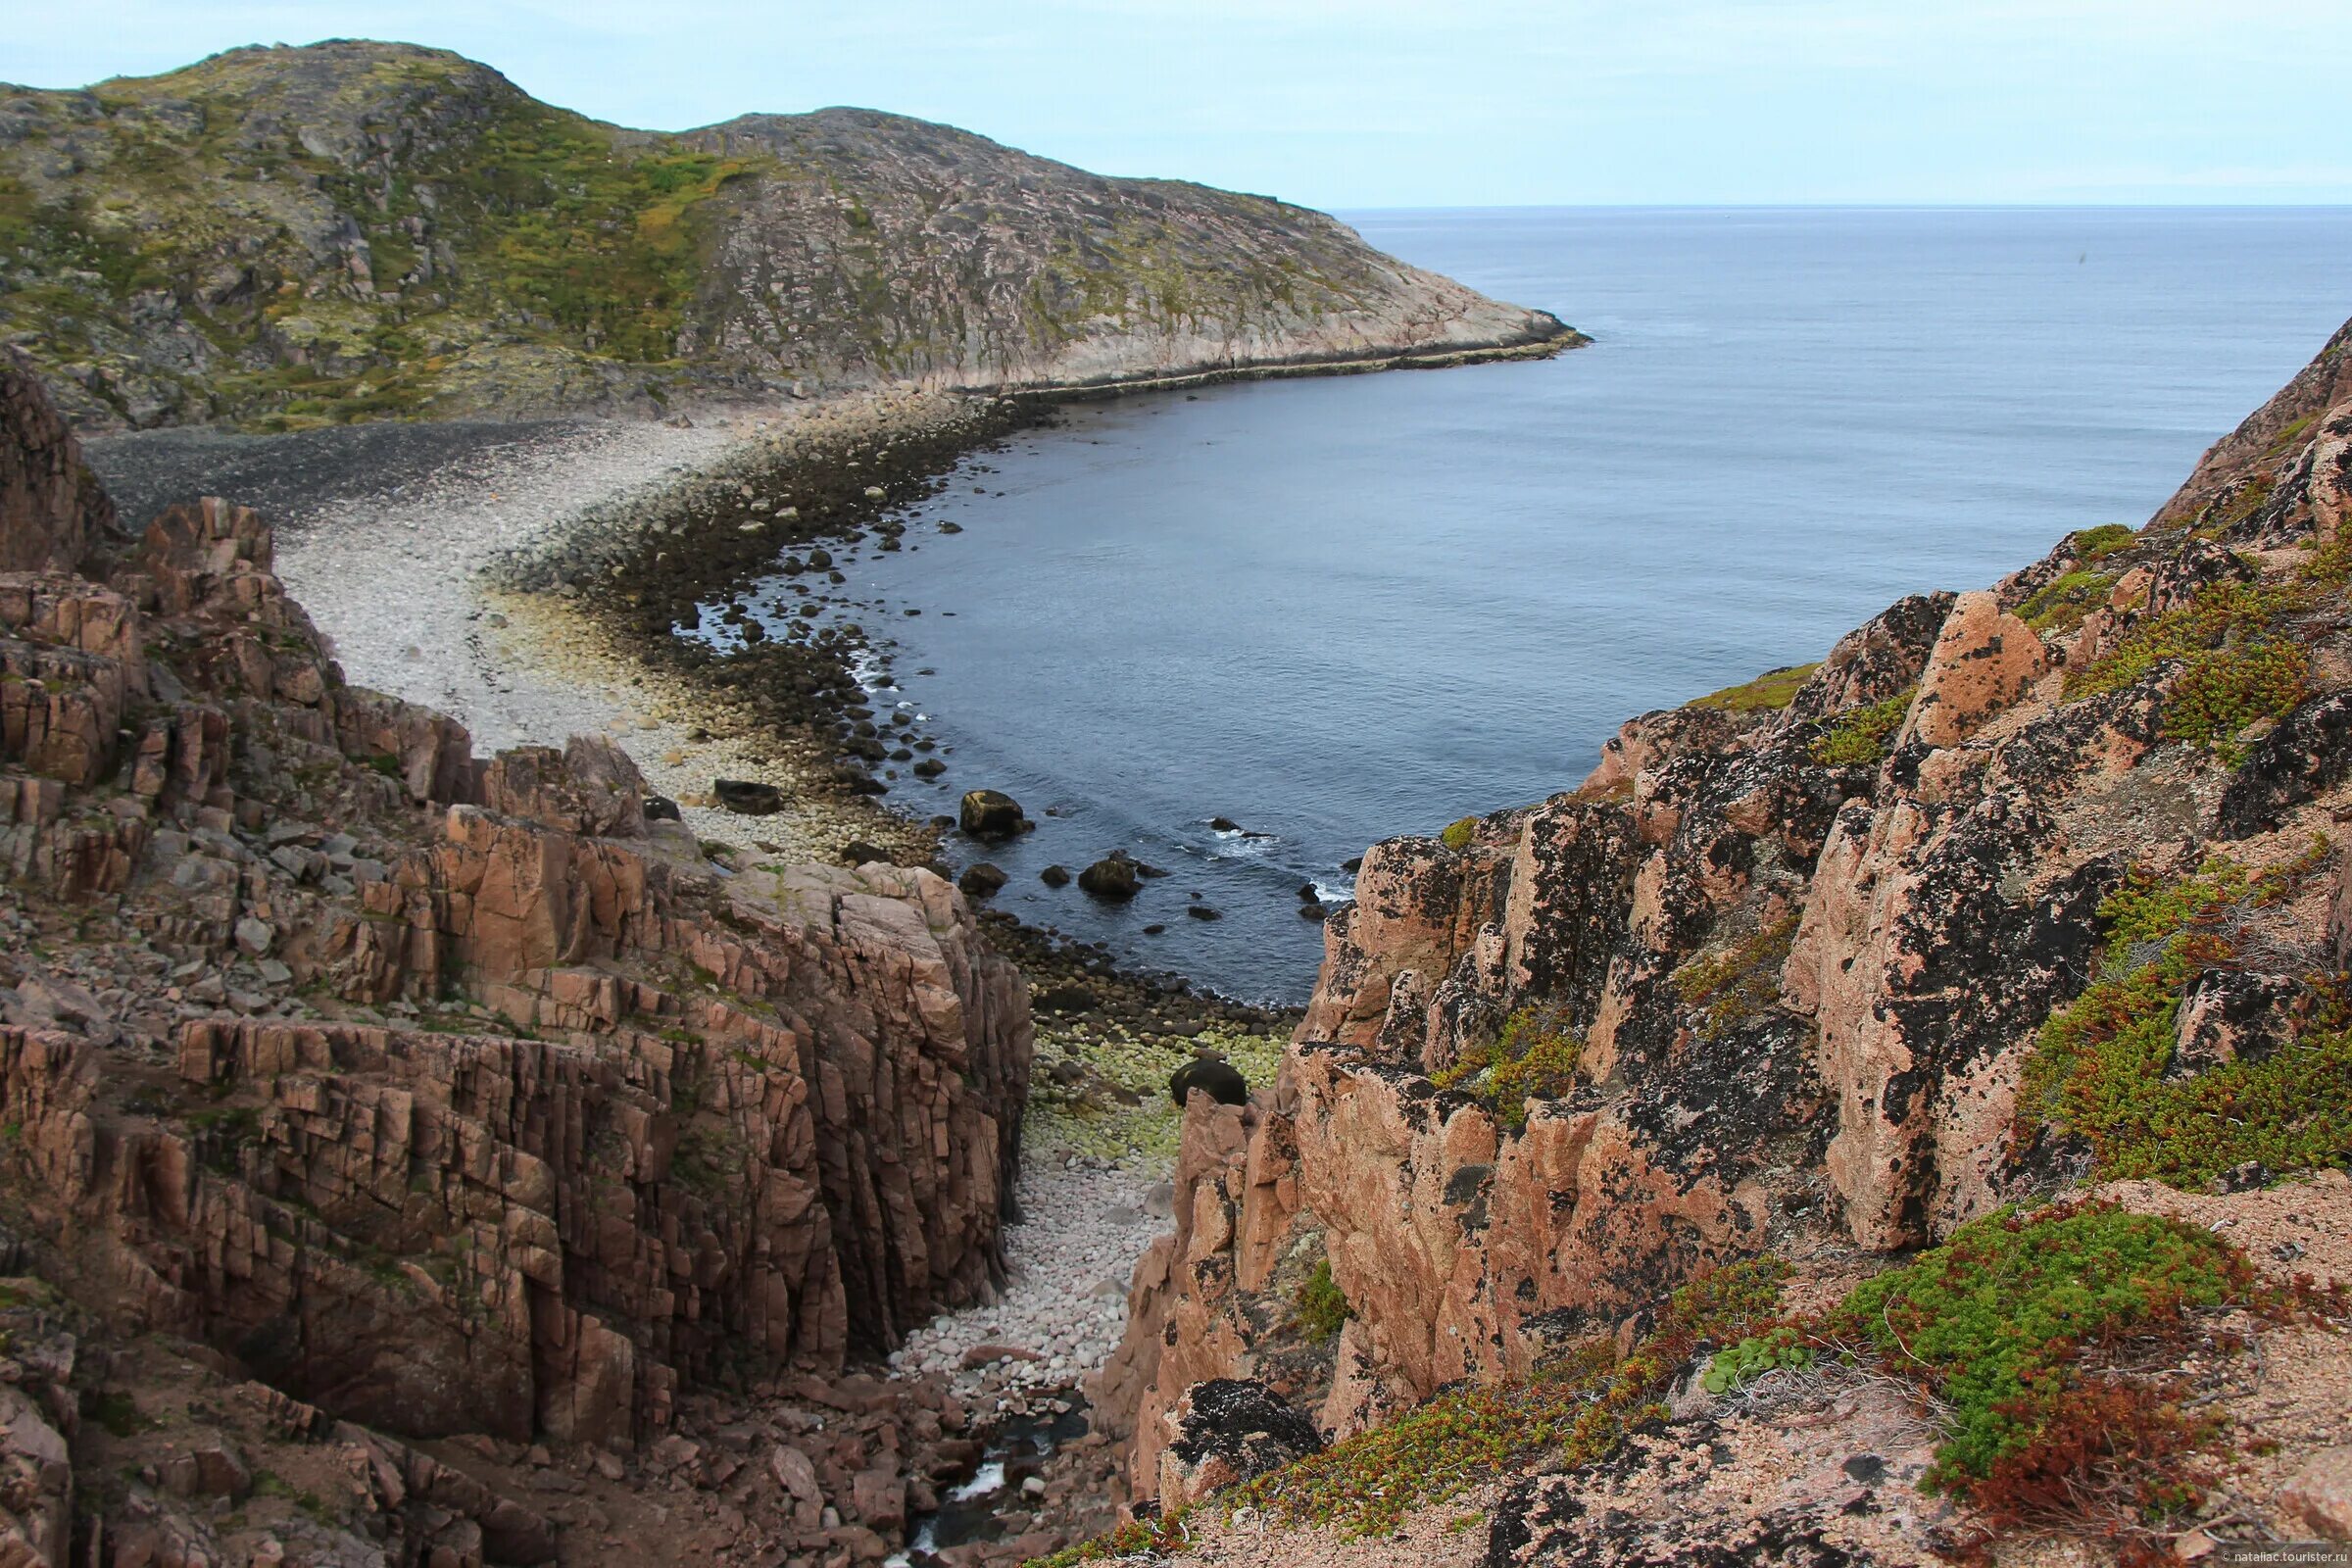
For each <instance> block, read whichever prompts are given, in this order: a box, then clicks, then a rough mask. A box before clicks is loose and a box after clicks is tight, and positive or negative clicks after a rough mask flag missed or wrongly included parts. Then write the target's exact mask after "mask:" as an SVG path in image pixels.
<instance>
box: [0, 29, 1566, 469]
mask: <svg viewBox="0 0 2352 1568" xmlns="http://www.w3.org/2000/svg"><path fill="white" fill-rule="evenodd" d="M0 179H6V180H8V181H9V182H10V184H11V186H12V188H13V189H16V190H20V191H22V192H23V195H22V197H21V198H20V200H21V201H22V203H23V206H24V211H25V216H26V221H25V222H24V223H23V224H21V225H16V226H14V227H12V228H11V229H10V231H9V233H8V236H7V238H6V240H5V242H4V243H0V281H5V282H6V283H7V284H8V285H9V286H8V287H6V288H0V322H4V323H5V324H6V326H7V327H8V328H9V330H10V331H11V333H12V334H13V335H14V336H15V337H16V338H17V339H18V340H19V341H21V342H23V343H24V345H25V349H26V351H27V352H28V353H29V354H30V356H31V357H32V359H33V361H34V362H35V364H36V365H37V366H38V368H40V369H41V370H42V371H43V372H44V373H45V374H47V375H49V376H50V377H51V378H52V379H53V381H54V382H55V383H56V385H57V386H58V388H59V389H60V392H61V395H62V397H63V398H64V400H65V405H66V408H67V411H68V413H69V414H71V415H72V416H73V417H74V418H75V419H77V420H81V421H84V422H87V423H89V424H91V425H93V426H95V425H98V424H129V425H132V426H140V427H144V426H150V425H158V424H177V423H189V422H198V421H204V420H209V419H215V418H231V419H243V420H256V419H261V420H268V421H271V422H274V423H279V424H293V425H302V424H311V423H320V422H326V421H327V420H330V419H335V418H351V417H384V416H398V415H403V414H410V413H428V414H437V415H448V414H454V413H459V412H465V411H488V412H495V413H516V412H522V411H528V410H543V409H548V408H556V407H571V408H578V407H592V408H603V409H611V410H631V411H635V412H638V413H643V414H655V415H659V414H662V413H665V412H666V410H667V406H668V400H669V399H670V398H673V397H674V396H676V395H677V394H679V393H681V392H685V393H696V392H700V393H704V394H712V393H717V394H727V393H737V394H755V395H766V396H771V397H772V396H773V395H775V394H777V393H780V392H786V391H791V392H794V393H800V394H806V393H809V392H811V391H813V390H816V389H819V388H827V387H832V388H838V387H845V386H872V385H877V384H882V383H888V382H895V381H915V382H920V383H922V384H925V385H929V386H935V387H963V388H978V387H1007V386H1048V385H1051V386H1084V385H1098V384H1111V383H1122V382H1134V381H1150V380H1161V379H1166V378H1170V377H1182V376H1210V377H1214V376H1221V375H1230V374H1233V373H1236V372H1239V371H1247V370H1250V369H1251V368H1258V369H1281V368H1299V367H1304V368H1312V367H1315V366H1318V365H1329V364H1334V363H1348V364H1367V363H1368V364H1373V365H1377V364H1381V363H1386V362H1389V361H1392V360H1414V361H1419V362H1422V363H1442V362H1443V361H1445V360H1446V358H1448V357H1450V356H1459V355H1465V354H1467V355H1478V354H1495V353H1515V352H1534V353H1545V352H1550V351H1551V350H1553V349H1555V348H1557V347H1560V346H1563V345H1567V344H1572V343H1575V342H1581V341H1583V340H1582V339H1581V338H1579V337H1577V336H1576V335H1575V334H1574V333H1571V332H1569V331H1568V330H1567V329H1566V328H1564V327H1563V326H1561V324H1560V323H1559V322H1558V321H1557V320H1556V319H1553V318H1552V317H1550V316H1548V315H1546V314H1545V313H1544V312H1541V311H1529V310H1524V309H1521V308H1519V307H1516V306H1510V305H1504V304H1501V303H1498V302H1496V301H1494V300H1490V299H1487V298H1485V297H1484V296H1482V295H1479V294H1477V293H1475V292H1473V291H1471V290H1470V289H1467V288H1464V287H1462V286H1461V285H1460V284H1458V283H1455V282H1453V281H1452V280H1450V279H1447V278H1444V277H1439V276H1437V275H1435V274H1433V273H1430V272H1425V271H1422V270H1419V269H1417V268H1413V267H1408V266H1406V265H1405V264H1403V263H1401V262H1398V261H1397V260H1395V259H1394V258H1392V257H1388V256H1384V255H1382V254H1381V253H1380V252H1378V251H1375V250H1373V249H1372V248H1371V247H1369V246H1367V245H1365V244H1364V243H1363V241H1362V240H1361V239H1359V238H1358V237H1357V236H1356V235H1355V234H1354V232H1353V231H1352V230H1350V229H1348V228H1347V227H1346V226H1345V225H1343V224H1341V223H1339V222H1337V221H1334V220H1332V219H1330V218H1327V217H1325V216H1323V215H1322V214H1320V213H1313V212H1308V211H1306V210H1304V209H1301V208H1297V207H1292V206H1289V205H1287V204H1285V203H1282V202H1277V201H1272V200H1269V199H1267V198H1265V197H1260V196H1245V195H1237V194H1233V193H1230V192H1226V191H1218V190H1211V189H1208V188H1206V187H1204V186H1200V185H1191V184H1185V183H1182V182H1178V181H1173V180H1131V179H1105V178H1102V177H1100V176H1097V175H1093V174H1088V173H1085V172H1081V171H1078V170H1075V169H1071V168H1069V167H1067V166H1065V165H1061V164H1056V163H1053V162H1050V161H1048V160H1046V159H1041V158H1032V157H1029V156H1028V155H1026V154H1023V153H1019V152H1016V151H1014V150H1012V149H1010V148H1007V147H1003V146H999V145H998V144H997V143H995V142H992V141H989V140H987V139H986V138H984V137H980V136H975V135H972V134H970V133H968V132H965V131H960V130H956V129H952V128H950V127H948V126H944V125H935V124H930V123H925V122H922V121H917V120H909V119H906V118H904V117H901V116H895V115H884V114H876V113H873V112H871V111H867V110H858V109H826V110H821V111H818V112H817V113H814V114H808V115H748V116H745V117H742V118H740V119H736V120H732V121H729V122H727V123H724V124H719V125H712V126H710V127H707V128H705V129H702V130H696V131H690V132H687V133H685V134H683V135H666V134H659V133H653V132H645V131H632V130H623V129H620V128H619V127H616V126H613V125H607V124H602V123H597V122H594V121H590V120H586V119H583V118H581V117H579V116H577V115H573V114H569V113H567V112H565V111H563V110H559V109H555V108H552V107H550V106H548V105H546V104H542V103H539V102H537V101H535V100H533V99H532V98H530V97H529V96H527V95H526V94H524V93H522V92H521V91H519V90H518V89H517V88H515V85H514V84H513V83H511V82H509V81H508V80H507V79H506V78H505V77H503V76H501V75H499V74H498V73H496V72H494V71H491V70H489V69H488V68H487V67H484V66H480V65H476V64H474V63H473V62H471V61H467V60H464V59H461V58H460V57H458V56H456V55H453V54H449V53H446V52H444V51H439V50H431V49H420V48H415V47H411V46H407V45H399V44H378V43H361V42H351V41H332V42H326V43H320V44H314V45H311V46H309V47H306V48H300V49H286V48H276V49H263V48H248V49H235V50H229V51H227V52H225V53H223V54H220V55H215V56H213V57H212V58H210V59H208V60H205V61H202V62H200V63H198V64H196V65H194V66H190V67H188V68H186V69H184V70H181V71H175V72H172V73H167V74H164V75H161V76H152V77H145V78H117V79H115V80H112V81H109V82H107V83H106V84H105V85H104V89H103V91H99V90H85V91H62V92H50V91H37V90H32V89H27V88H12V89H10V96H9V97H8V99H7V101H6V104H5V108H4V110H0ZM558 203H561V204H563V205H562V210H563V211H564V214H565V215H566V217H567V218H568V219H569V220H570V221H573V222H575V223H577V224H580V225H582V226H594V227H595V228H596V229H597V230H598V231H599V232H601V233H604V234H606V235H608V236H611V238H612V243H611V244H610V245H609V246H604V247H601V248H599V249H598V250H597V251H596V254H595V255H594V257H593V258H591V259H590V260H589V261H588V262H587V263H586V265H585V266H582V265H581V263H580V260H579V257H578V254H577V253H576V252H571V253H568V254H567V253H566V251H565V249H564V247H565V246H566V245H567V244H568V243H569V241H568V239H567V238H564V237H553V238H551V237H550V235H549V234H548V233H547V232H546V231H545V230H543V229H542V228H540V227H538V226H535V224H534V223H532V222H530V221H525V220H524V219H522V218H521V217H519V216H518V215H522V214H526V213H535V212H538V211H541V210H544V209H546V208H549V207H552V206H554V205H556V204H558ZM100 211H103V212H105V213H106V214H107V215H108V216H107V217H106V219H105V220H104V221H93V220H92V219H91V218H90V217H89V215H90V214H92V213H96V212H100ZM116 263H119V264H120V265H113V264H116ZM134 273H135V281H131V280H129V279H131V278H132V277H133V275H134Z"/></svg>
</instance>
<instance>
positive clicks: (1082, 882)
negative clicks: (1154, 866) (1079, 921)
mask: <svg viewBox="0 0 2352 1568" xmlns="http://www.w3.org/2000/svg"><path fill="white" fill-rule="evenodd" d="M1136 872H1137V867H1136V863H1135V862H1134V861H1133V860H1131V859H1129V858H1127V857H1126V856H1124V855H1106V856H1104V857H1103V858H1102V859H1100V860H1097V861H1096V862H1095V863H1094V864H1092V865H1090V866H1088V867H1087V868H1086V869H1085V870H1083V871H1081V872H1079V873H1078V887H1079V890H1080V891H1081V892H1085V893H1090V894H1092V895H1094V896H1095V897H1096V898H1098V899H1113V900H1116V901H1118V902H1119V903H1122V904H1123V903H1125V902H1126V901H1127V900H1129V899H1132V898H1134V897H1135V896H1136V894H1138V893H1140V892H1141V891H1143V884H1142V883H1141V882H1140V881H1138V880H1137V878H1136Z"/></svg>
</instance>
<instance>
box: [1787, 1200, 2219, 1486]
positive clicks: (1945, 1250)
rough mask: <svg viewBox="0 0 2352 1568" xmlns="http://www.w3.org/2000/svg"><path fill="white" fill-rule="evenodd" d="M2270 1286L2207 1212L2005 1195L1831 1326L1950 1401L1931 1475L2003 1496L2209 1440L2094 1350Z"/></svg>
mask: <svg viewBox="0 0 2352 1568" xmlns="http://www.w3.org/2000/svg"><path fill="white" fill-rule="evenodd" d="M2255 1299H2257V1292H2256V1287H2255V1276H2254V1270H2253V1267H2252V1265H2250V1264H2249V1263H2248V1262H2247V1261H2246V1260H2245V1258H2244V1256H2243V1255H2242V1254H2240V1253H2239V1252H2238V1251H2237V1250H2235V1249H2233V1248H2231V1247H2230V1246H2229V1244H2227V1243H2225V1242H2223V1241H2221V1240H2220V1239H2218V1238H2217V1237H2215V1236H2213V1235H2212V1234H2211V1233H2210V1232H2208V1231H2205V1230H2203V1229H2201V1228H2199V1227H2197V1226H2194V1225H2189V1224H2184V1223H2182V1222H2180V1221H2179V1220H2174V1219H2167V1218H2161V1217H2156V1216H2151V1215H2145V1214H2132V1213H2127V1212H2126V1211H2124V1210H2123V1209H2121V1208H2118V1207H2115V1206H2114V1205H2112V1204H2105V1203H2084V1204H2069V1205H2061V1206H2059V1207H2056V1208H2052V1209H2049V1210H2047V1211H2045V1212H2043V1213H2041V1214H2038V1215H2034V1216H2033V1217H2031V1218H2029V1217H2026V1216H2024V1215H2021V1214H2019V1213H2018V1212H2016V1211H2015V1210H2012V1209H2004V1210H2002V1211H2000V1212H1999V1213H1996V1214H1991V1215H1988V1216H1986V1217H1985V1218H1984V1219H1981V1220H1977V1221H1975V1222H1973V1223H1971V1224H1968V1225H1964V1226H1962V1227H1961V1228H1960V1229H1959V1230H1958V1231H1956V1232H1954V1233H1953V1235H1952V1238H1951V1240H1950V1241H1949V1242H1947V1243H1946V1244H1945V1245H1943V1246H1941V1247H1938V1248H1936V1249H1933V1250H1930V1251H1928V1252H1925V1253H1923V1254H1921V1255H1920V1257H1919V1258H1918V1259H1917V1260H1916V1261H1914V1262H1912V1263H1910V1264H1909V1265H1907V1266H1905V1267H1902V1268H1897V1269H1890V1270H1888V1271H1887V1273H1884V1274H1881V1275H1879V1276H1877V1277H1876V1278H1874V1279H1870V1280H1866V1281H1864V1282H1863V1283H1862V1284H1861V1285H1860V1286H1858V1287H1856V1288H1855V1290H1854V1292H1853V1294H1852V1295H1851V1296H1849V1297H1848V1298H1847V1299H1846V1300H1845V1301H1844V1302H1843V1303H1842V1304H1841V1305H1840V1306H1838V1308H1837V1310H1836V1311H1835V1312H1833V1313H1832V1314H1831V1316H1830V1318H1829V1320H1828V1322H1827V1324H1826V1325H1825V1328H1824V1333H1825V1334H1826V1335H1827V1337H1829V1338H1830V1339H1832V1340H1836V1341H1841V1342H1844V1343H1847V1344H1860V1345H1866V1346H1868V1347H1870V1348H1872V1349H1874V1350H1875V1351H1876V1352H1877V1354H1878V1356H1879V1358H1880V1360H1881V1362H1882V1364H1884V1365H1885V1367H1886V1368H1887V1370H1888V1371H1889V1372H1892V1373H1894V1374H1896V1375H1897V1376H1900V1377H1904V1378H1907V1379H1909V1380H1910V1381H1912V1382H1914V1383H1916V1384H1918V1385H1919V1386H1920V1387H1921V1388H1922V1389H1923V1390H1925V1391H1926V1392H1927V1393H1928V1394H1930V1395H1931V1396H1933V1397H1935V1398H1936V1399H1937V1400H1939V1401H1940V1402H1941V1403H1942V1404H1943V1405H1944V1406H1945V1408H1946V1410H1947V1411H1948V1414H1947V1416H1946V1418H1945V1421H1944V1430H1943V1439H1942V1442H1941V1444H1940V1445H1939V1446H1937V1448H1936V1462H1935V1464H1934V1465H1933V1467H1932V1468H1931V1469H1930V1470H1929V1472H1928V1476H1927V1484H1928V1485H1929V1486H1931V1487H1932V1488H1934V1489H1936V1490H1938V1491H1944V1492H1953V1493H1959V1494H1963V1495H1967V1496H1969V1497H1970V1498H1971V1499H1972V1500H1975V1501H1977V1502H1978V1503H1979V1504H1980V1505H1982V1506H1986V1507H1993V1508H1996V1509H1997V1508H2002V1507H2008V1506H2016V1505H2018V1504H2020V1503H2022V1502H2028V1501H2035V1500H2042V1499H2043V1497H2044V1495H2045V1494H2049V1495H2050V1497H2049V1500H2055V1495H2057V1494H2059V1493H2063V1491H2064V1490H2065V1488H2064V1482H2065V1478H2067V1477H2070V1476H2071V1477H2079V1476H2081V1475H2082V1473H2083V1472H2084V1471H2085V1469H2087V1468H2090V1467H2095V1466H2100V1465H2106V1464H2110V1463H2121V1464H2124V1465H2126V1466H2127V1467H2131V1468H2135V1469H2136V1468H2139V1467H2142V1466H2145V1465H2147V1464H2149V1463H2152V1462H2154V1461H2157V1460H2160V1459H2162V1458H2164V1457H2166V1456H2168V1455H2169V1454H2171V1453H2175V1452H2178V1451H2180V1449H2181V1448H2183V1447H2185V1446H2189V1445H2191V1444H2192V1443H2194V1442H2195V1441H2197V1439H2198V1437H2199V1436H2200V1433H2199V1432H2198V1429H2197V1428H2196V1426H2195V1424H2194V1423H2193V1422H2190V1421H2189V1420H2188V1419H2187V1418H2186V1417H2184V1416H2182V1415H2181V1414H2180V1411H2179V1410H2178V1409H2176V1408H2173V1407H2172V1406H2171V1404H2170V1402H2169V1401H2166V1400H2164V1399H2161V1398H2152V1397H2150V1393H2151V1391H2149V1390H2148V1389H2147V1388H2146V1387H2145V1386H2144V1385H2126V1384H2123V1383H2120V1382H2116V1381H2113V1380H2111V1379H2110V1378H2109V1377H2108V1376H2107V1375H2106V1374H2103V1373H2102V1372H2100V1371H2099V1370H2098V1369H2097V1368H2096V1367H2095V1366H2094V1365H2093V1364H2092V1356H2093V1353H2094V1352H2099V1351H2104V1350H2105V1349H2107V1348H2110V1347H2112V1346H2114V1345H2116V1344H2117V1342H2119V1341H2120V1340H2122V1339H2123V1338H2125V1337H2127V1336H2131V1335H2148V1334H2158V1333H2165V1332H2177V1331H2178V1330H2179V1329H2180V1325H2181V1324H2182V1322H2183V1320H2184V1318H2185V1315H2186V1314H2187V1312H2188V1311H2189V1310H2190V1309H2192V1308H2202V1307H2218V1306H2223V1305H2226V1304H2232V1303H2235V1304H2247V1303H2251V1302H2253V1301H2254V1300H2255ZM2117 1423H2120V1424H2117ZM2139 1480H2140V1481H2141V1482H2142V1483H2146V1484H2147V1485H2148V1487H2149V1488H2150V1489H2152V1488H2153V1484H2154V1478H2153V1477H2151V1476H2147V1475H2145V1474H2142V1475H2141V1476H2140V1477H2139ZM2142 1500H2143V1501H2151V1500H2155V1499H2154V1498H2153V1497H2152V1496H2148V1495H2143V1498H2142Z"/></svg>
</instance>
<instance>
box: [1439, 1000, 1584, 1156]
mask: <svg viewBox="0 0 2352 1568" xmlns="http://www.w3.org/2000/svg"><path fill="white" fill-rule="evenodd" d="M1584 1049H1585V1043H1584V1041H1583V1039H1582V1038H1581V1037H1580V1036H1578V1035H1577V1034H1576V1032H1575V1031H1574V1030H1572V1029H1570V1028H1569V1027H1568V1026H1567V1023H1566V1021H1565V1020H1564V1018H1562V1016H1561V1015H1560V1014H1559V1013H1558V1012H1556V1011H1555V1010H1553V1009H1551V1008H1546V1007H1532V1006H1531V1007H1521V1008H1520V1009H1519V1010H1518V1011H1516V1012H1514V1013H1512V1014H1511V1015H1510V1017H1509V1018H1507V1019H1505V1020H1504V1021H1503V1025H1502V1033H1501V1034H1500V1035H1499V1036H1497V1037H1496V1039H1495V1044H1494V1045H1492V1046H1472V1047H1470V1048H1469V1049H1468V1050H1466V1051H1464V1052H1463V1053H1462V1054H1461V1056H1460V1057H1459V1058H1458V1059H1456V1060H1455V1061H1454V1063H1453V1064H1452V1065H1451V1066H1448V1067H1445V1068H1441V1069H1440V1070H1439V1071H1437V1072H1435V1073H1432V1074H1431V1075H1430V1082H1431V1083H1433V1084H1435V1085H1437V1086H1438V1087H1439V1088H1440V1089H1459V1090H1462V1091H1463V1092H1464V1093H1466V1094H1471V1095H1475V1096H1477V1097H1478V1098H1479V1099H1480V1100H1482V1101H1484V1102H1485V1103H1487V1104H1488V1105H1489V1106H1490V1107H1492V1108H1493V1110H1494V1112H1495V1119H1496V1120H1497V1121H1500V1122H1501V1123H1502V1124H1503V1125H1504V1126H1506V1127H1508V1128H1510V1129H1511V1130H1512V1131H1513V1132H1517V1131H1518V1130H1520V1129H1521V1128H1523V1127H1525V1126H1526V1125H1527V1103H1528V1102H1529V1101H1530V1100H1559V1099H1562V1098H1564V1097H1565V1096H1567V1095H1569V1094H1570V1093H1572V1092H1574V1090H1575V1088H1576V1067H1577V1062H1578V1061H1579V1060H1580V1059H1581V1058H1582V1056H1583V1054H1584Z"/></svg>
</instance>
